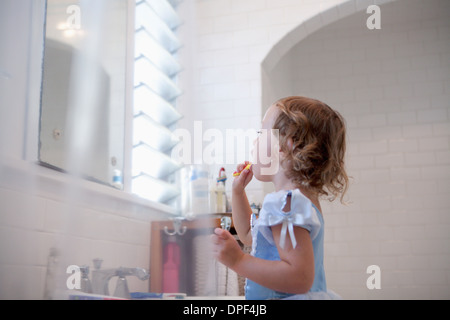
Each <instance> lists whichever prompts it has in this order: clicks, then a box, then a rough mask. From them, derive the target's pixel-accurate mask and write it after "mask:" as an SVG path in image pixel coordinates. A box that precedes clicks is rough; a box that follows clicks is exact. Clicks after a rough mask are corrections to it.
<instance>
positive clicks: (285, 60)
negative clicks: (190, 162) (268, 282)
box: [180, 0, 450, 299]
mask: <svg viewBox="0 0 450 320" xmlns="http://www.w3.org/2000/svg"><path fill="white" fill-rule="evenodd" d="M373 3H374V2H373V1H306V0H305V1H301V0H296V1H279V0H273V1H272V0H266V1H233V0H216V1H211V0H197V1H186V2H185V4H183V5H182V8H183V9H184V10H185V12H184V14H185V16H186V17H188V19H186V21H187V23H186V26H185V28H184V30H182V31H181V32H186V34H185V37H186V38H189V39H191V41H189V44H188V45H187V46H186V48H185V51H184V52H183V55H182V58H184V59H186V60H185V62H184V63H185V64H186V65H188V64H189V67H190V68H189V70H187V72H186V73H184V74H183V75H182V77H181V82H182V83H183V85H184V88H185V92H186V94H185V95H184V96H183V97H182V98H181V99H180V108H185V109H186V110H189V113H187V118H186V119H185V122H184V124H185V125H186V126H187V127H189V123H190V122H191V121H192V120H203V122H204V123H206V124H207V125H208V126H211V127H214V126H216V127H218V128H223V126H225V128H234V127H255V128H258V122H259V121H260V119H261V115H262V114H263V112H264V110H265V108H267V107H268V104H270V102H273V101H274V100H275V99H277V98H280V97H281V96H284V95H290V94H304V95H307V96H312V97H316V98H319V99H321V100H323V101H325V102H327V103H329V104H330V106H332V107H334V108H336V109H338V110H339V111H340V112H341V113H342V114H343V115H344V117H345V118H346V121H347V125H348V136H349V145H348V170H349V173H350V175H352V176H353V178H354V179H353V182H352V185H351V189H350V192H349V194H348V200H349V201H350V204H349V205H348V206H342V205H340V204H339V203H333V204H327V203H326V202H324V203H323V209H324V216H325V221H326V248H325V250H326V258H325V259H326V270H327V275H328V284H329V287H330V288H332V289H334V290H335V291H337V292H339V293H340V294H342V295H343V297H344V298H356V299H366V298H367V299H379V298H386V299H391V298H425V299H428V298H445V299H448V298H450V276H449V275H450V251H449V249H448V248H449V246H448V244H449V243H450V219H449V217H450V202H449V197H448V195H449V191H450V162H449V161H450V129H449V128H450V114H449V113H450V104H449V101H450V89H449V88H450V38H449V34H450V25H449V22H448V16H449V13H450V7H449V3H448V1H445V0H441V1H437V0H432V1H419V0H410V1H405V0H399V1H394V2H393V3H389V1H378V2H376V3H377V4H380V5H381V19H382V20H381V21H382V22H381V26H382V29H381V30H368V29H367V28H366V20H367V18H368V16H369V15H367V14H366V13H365V8H367V6H368V5H369V4H373ZM383 3H385V4H383ZM326 9H329V10H327V11H325V10H326ZM324 11H325V12H324ZM357 11H358V13H355V12H357ZM320 13H321V14H320ZM317 14H319V15H317ZM311 17H312V18H311ZM342 17H345V18H344V19H341V20H339V18H342ZM336 20H339V21H338V22H336V23H335V24H332V25H329V26H325V27H324V28H322V27H323V26H324V25H326V24H327V22H331V21H336ZM305 21H306V23H304V24H302V22H305ZM313 30H317V32H316V33H314V34H312V32H311V31H313ZM307 35H309V37H307V38H306V39H304V41H302V42H300V43H299V44H298V45H295V43H296V42H295V43H293V42H292V41H294V40H293V39H303V38H305V37H306V36H307ZM284 36H286V37H285V38H284V41H283V40H282V41H280V42H278V40H280V39H282V38H283V37H284ZM292 47H293V48H292ZM290 48H292V50H291V51H289V52H288V50H289V49H290ZM272 49H273V50H272ZM286 52H288V53H287V54H286V55H284V54H285V53H286ZM268 53H269V55H267V54H268ZM268 57H270V59H269V58H268ZM274 57H275V58H274ZM263 61H264V64H263V67H264V68H263V69H262V68H261V63H262V62H263ZM261 70H262V71H263V72H261ZM261 83H263V86H262V85H261ZM261 87H262V88H263V89H261ZM230 121H231V122H230ZM228 168H229V169H228ZM233 169H234V168H233V166H229V167H227V170H228V171H229V170H233ZM249 193H250V194H252V195H253V198H254V199H260V200H262V197H263V192H262V186H261V185H260V184H258V183H256V182H252V184H251V185H250V186H249ZM372 264H375V265H378V266H380V268H381V289H380V290H369V289H368V288H367V286H366V280H367V278H368V277H369V274H367V273H366V268H367V267H368V266H370V265H372Z"/></svg>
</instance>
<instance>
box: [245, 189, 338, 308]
mask: <svg viewBox="0 0 450 320" xmlns="http://www.w3.org/2000/svg"><path fill="white" fill-rule="evenodd" d="M288 196H291V210H290V211H289V212H284V211H283V209H284V207H285V206H286V201H287V197H288ZM251 224H252V252H251V254H252V255H253V256H255V257H257V258H261V259H265V260H280V256H279V254H278V249H277V247H276V245H275V242H274V239H273V235H272V230H271V228H270V227H271V226H275V225H278V224H282V227H281V234H280V246H281V247H282V248H283V247H284V244H285V242H286V241H291V243H292V246H293V247H294V248H295V247H296V245H297V243H296V240H295V237H294V226H297V227H302V228H304V229H306V230H308V231H309V233H310V236H311V241H312V246H313V251H314V282H313V285H312V287H311V289H310V291H309V292H308V293H305V294H291V293H285V292H279V291H275V290H272V289H269V288H266V287H263V286H261V285H259V284H257V283H256V282H253V281H251V280H249V279H247V281H246V286H245V297H246V299H249V300H263V299H300V300H311V299H339V298H340V297H339V296H338V295H337V294H335V293H334V292H332V291H331V290H328V289H327V283H326V279H325V270H324V267H323V236H324V221H323V218H322V215H321V214H320V213H319V210H318V209H317V208H316V207H315V206H314V204H313V203H312V202H311V201H310V200H309V199H308V198H307V197H306V196H304V195H303V194H302V193H301V192H300V190H298V189H295V190H289V191H285V190H282V191H278V192H273V193H270V194H268V195H267V196H266V197H265V199H264V203H263V206H262V208H261V211H260V213H259V217H258V219H256V217H255V216H253V217H252V222H251ZM288 234H289V237H287V235H288Z"/></svg>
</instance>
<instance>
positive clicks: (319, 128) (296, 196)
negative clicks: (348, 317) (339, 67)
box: [213, 97, 348, 299]
mask: <svg viewBox="0 0 450 320" xmlns="http://www.w3.org/2000/svg"><path fill="white" fill-rule="evenodd" d="M271 129H272V130H271ZM345 131H346V130H345V124H344V120H343V118H342V117H341V115H340V114H339V113H337V112H336V111H334V110H332V109H331V108H330V107H329V106H327V105H326V104H325V103H322V102H320V101H318V100H314V99H309V98H305V97H287V98H284V99H281V100H279V101H277V102H276V103H274V104H273V105H272V106H271V107H270V108H269V109H268V110H267V112H266V114H265V116H264V118H263V121H262V134H261V135H260V136H259V137H258V138H257V139H256V141H255V143H254V144H255V147H254V149H253V159H254V160H255V163H254V164H252V166H251V167H250V168H249V169H245V170H243V169H244V168H245V167H246V166H247V165H248V164H249V163H248V162H245V163H244V164H240V165H238V167H237V171H241V170H243V171H242V172H241V174H240V175H239V176H237V177H236V178H235V179H234V181H233V186H232V212H233V213H232V216H233V222H234V226H235V229H236V232H237V234H238V236H239V239H240V240H241V241H242V242H243V243H244V244H246V245H252V252H251V254H250V255H249V254H245V253H244V252H243V251H242V250H241V249H240V247H239V245H238V243H237V242H236V240H235V239H234V238H233V237H232V235H231V234H230V233H229V232H228V231H226V230H222V229H220V228H218V229H216V230H215V235H213V244H214V245H213V252H214V256H215V258H216V259H217V260H218V261H220V262H221V263H223V264H224V265H226V266H228V267H229V268H231V269H232V270H234V271H235V272H237V273H238V274H240V275H242V276H244V277H246V278H247V282H246V287H245V295H246V298H247V299H335V298H339V296H337V295H336V294H334V293H333V292H331V291H330V290H328V289H327V285H326V281H325V271H324V266H323V237H324V221H323V217H322V213H321V208H320V203H319V197H320V196H325V197H329V198H330V200H331V201H332V200H334V199H335V198H336V197H337V196H338V195H341V197H340V199H341V202H342V197H343V195H344V193H345V191H346V189H347V185H348V177H347V174H346V172H345V169H344V153H345V134H346V133H345ZM270 132H275V133H278V139H277V138H276V134H270ZM276 142H279V152H278V148H277V149H276V150H274V148H273V146H277V144H276ZM274 151H275V152H274ZM263 155H264V156H266V157H268V159H269V160H270V161H261V160H262V158H263ZM278 161H279V167H278V170H273V168H277V166H276V164H277V163H276V162H278ZM274 164H275V165H274ZM253 176H255V177H256V179H258V180H260V181H264V182H272V183H273V184H274V186H275V190H276V191H275V192H273V193H270V194H268V195H267V196H266V197H265V199H264V203H263V206H262V208H261V211H260V213H259V217H258V219H256V218H255V217H254V216H253V215H252V210H251V208H250V206H249V203H248V200H247V196H246V193H245V187H246V186H247V184H248V183H249V182H250V181H251V179H252V178H253ZM252 216H253V217H252Z"/></svg>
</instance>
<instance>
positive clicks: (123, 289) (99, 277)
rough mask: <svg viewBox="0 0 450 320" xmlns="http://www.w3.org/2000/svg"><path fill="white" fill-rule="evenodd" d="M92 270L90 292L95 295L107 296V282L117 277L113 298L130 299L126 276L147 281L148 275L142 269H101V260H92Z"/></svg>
mask: <svg viewBox="0 0 450 320" xmlns="http://www.w3.org/2000/svg"><path fill="white" fill-rule="evenodd" d="M93 261H94V268H95V270H92V291H93V293H96V294H102V295H105V296H109V288H108V287H109V280H110V279H111V278H112V277H118V278H119V279H118V280H117V286H116V290H115V291H114V294H113V295H114V296H115V297H120V298H126V299H129V298H130V291H129V290H128V284H127V279H126V278H125V277H126V276H136V277H137V278H138V279H140V280H147V279H148V278H149V277H150V275H149V274H148V272H147V271H146V270H145V269H142V268H123V267H120V268H116V269H101V264H102V262H103V260H101V259H94V260H93Z"/></svg>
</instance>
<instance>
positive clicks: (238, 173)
mask: <svg viewBox="0 0 450 320" xmlns="http://www.w3.org/2000/svg"><path fill="white" fill-rule="evenodd" d="M251 166H252V164H251V163H249V164H248V165H247V166H246V167H245V168H244V169H242V170H241V171H239V172H237V171H235V172H233V177H237V176H239V175H240V174H241V172H242V171H244V170H247V169H250V167H251Z"/></svg>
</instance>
